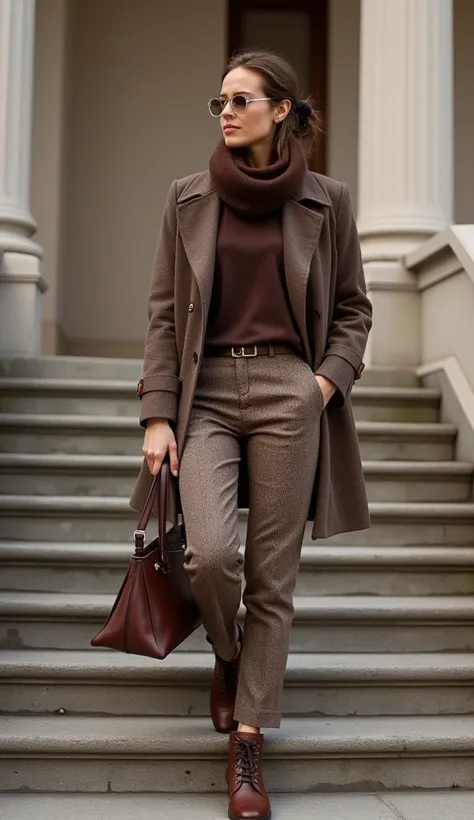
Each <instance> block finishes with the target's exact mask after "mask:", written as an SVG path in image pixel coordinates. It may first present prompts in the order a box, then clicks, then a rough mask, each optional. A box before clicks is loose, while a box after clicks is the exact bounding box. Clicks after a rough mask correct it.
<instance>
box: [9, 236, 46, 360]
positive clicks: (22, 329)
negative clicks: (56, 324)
mask: <svg viewBox="0 0 474 820" xmlns="http://www.w3.org/2000/svg"><path fill="white" fill-rule="evenodd" d="M0 259H1V266H0V354H1V355H7V356H10V355H12V354H13V355H19V356H34V355H38V354H40V353H41V309H42V304H41V297H42V294H43V293H44V292H45V291H46V284H45V281H44V279H43V276H42V275H41V271H40V260H39V259H38V257H37V256H29V255H27V254H23V253H8V252H7V253H4V254H3V256H0Z"/></svg>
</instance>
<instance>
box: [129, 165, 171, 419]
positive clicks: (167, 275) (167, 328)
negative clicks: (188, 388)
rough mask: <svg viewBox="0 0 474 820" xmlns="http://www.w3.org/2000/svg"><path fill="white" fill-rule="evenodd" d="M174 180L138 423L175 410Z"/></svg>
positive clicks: (151, 308)
mask: <svg viewBox="0 0 474 820" xmlns="http://www.w3.org/2000/svg"><path fill="white" fill-rule="evenodd" d="M176 192H177V183H176V181H175V182H173V184H172V186H171V188H170V190H169V193H168V198H167V200H166V205H165V209H164V213H163V220H162V224H161V230H160V234H159V237H158V243H157V247H156V252H155V260H154V265H153V274H152V279H151V287H150V295H149V300H148V319H149V322H148V329H147V333H146V339H145V358H144V364H143V377H142V378H141V379H140V381H139V382H138V387H137V393H138V395H139V396H140V399H141V407H140V424H141V425H142V427H146V426H147V421H148V419H151V418H158V417H159V418H167V419H169V420H170V421H176V415H177V410H178V394H179V381H178V354H177V350H176V334H175V318H174V279H175V255H176V199H177V193H176Z"/></svg>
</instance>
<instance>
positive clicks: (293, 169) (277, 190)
mask: <svg viewBox="0 0 474 820" xmlns="http://www.w3.org/2000/svg"><path fill="white" fill-rule="evenodd" d="M306 169H307V166H306V160H305V158H304V154H303V151H302V150H301V146H300V143H299V142H298V140H297V139H295V138H294V137H292V138H291V139H290V140H289V142H288V144H287V145H286V146H285V149H284V151H283V154H282V156H281V157H280V158H279V159H277V161H276V162H274V163H272V164H271V165H267V166H266V167H265V168H252V167H251V166H250V165H247V164H246V162H245V159H244V155H243V152H242V151H240V150H238V151H235V150H234V151H232V150H231V149H230V148H227V146H226V144H225V142H224V140H221V141H220V142H219V144H218V146H217V148H216V150H215V151H214V153H213V155H212V157H211V159H210V162H209V170H210V172H211V179H212V183H213V185H214V187H215V189H216V191H217V194H218V196H219V198H220V199H221V200H222V201H223V202H224V203H225V204H226V205H228V206H229V208H232V210H233V211H236V212H237V213H238V214H240V215H241V216H243V217H257V216H264V215H265V214H268V213H271V212H272V211H276V210H277V209H278V208H281V206H282V205H283V204H284V203H285V202H286V201H287V200H288V199H291V197H293V196H295V194H296V193H297V191H298V189H299V187H300V185H301V182H302V181H303V177H304V175H305V173H306Z"/></svg>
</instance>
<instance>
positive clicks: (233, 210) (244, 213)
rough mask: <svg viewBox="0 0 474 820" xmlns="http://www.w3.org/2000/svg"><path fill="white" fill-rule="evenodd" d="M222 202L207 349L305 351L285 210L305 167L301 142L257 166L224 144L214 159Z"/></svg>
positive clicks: (213, 172) (215, 180) (212, 168)
mask: <svg viewBox="0 0 474 820" xmlns="http://www.w3.org/2000/svg"><path fill="white" fill-rule="evenodd" d="M209 167H210V171H211V177H212V181H213V184H214V187H215V189H216V191H217V193H218V195H219V198H220V200H221V203H222V205H221V214H220V220H219V229H218V234H217V244H216V261H215V271H214V283H213V290H212V298H211V304H210V309H209V316H208V324H207V331H206V347H210V348H212V347H213V346H219V347H221V346H241V345H255V344H272V343H273V344H288V345H292V346H293V347H294V348H295V350H296V351H298V352H301V349H302V346H301V340H300V337H299V334H298V330H297V327H296V323H295V321H294V318H293V315H292V311H291V306H290V302H289V298H288V291H287V287H286V279H285V270H284V256H283V235H282V208H283V205H284V203H285V202H286V201H287V200H288V199H290V198H291V197H292V196H294V195H295V194H296V192H297V191H298V189H299V187H300V184H301V181H302V178H303V176H304V174H305V172H306V163H305V159H304V156H303V153H302V151H301V148H300V146H299V143H298V142H297V140H290V143H289V144H288V146H287V147H286V150H285V151H284V152H283V155H282V157H281V158H280V159H278V160H277V161H276V162H275V163H273V164H272V165H269V166H267V167H265V168H253V167H250V166H248V165H246V164H245V161H244V158H243V156H242V155H241V154H240V153H239V152H234V151H230V150H229V149H228V148H227V147H226V146H225V143H223V142H222V143H220V144H219V146H218V147H217V149H216V151H215V152H214V154H213V156H212V158H211V161H210V166H209Z"/></svg>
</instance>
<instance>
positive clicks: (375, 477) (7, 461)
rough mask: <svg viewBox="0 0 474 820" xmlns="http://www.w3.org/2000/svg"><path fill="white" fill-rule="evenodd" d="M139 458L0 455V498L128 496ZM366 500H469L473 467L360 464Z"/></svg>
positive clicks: (459, 464)
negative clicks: (24, 496) (2, 494)
mask: <svg viewBox="0 0 474 820" xmlns="http://www.w3.org/2000/svg"><path fill="white" fill-rule="evenodd" d="M141 464H142V456H139V455H137V456H123V455H122V456H117V455H114V456H105V455H82V454H71V453H68V454H65V453H0V494H1V493H8V494H15V495H16V494H18V495H50V496H54V495H69V496H74V495H79V496H128V497H129V496H130V494H131V492H132V489H133V485H134V483H135V480H136V477H137V475H138V472H139V470H140V467H141ZM363 468H364V475H365V481H366V487H367V494H368V497H369V499H370V500H371V501H470V500H472V498H473V484H472V480H473V475H474V467H473V465H472V464H471V463H469V462H457V461H432V462H426V461H384V462H380V461H364V462H363Z"/></svg>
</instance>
